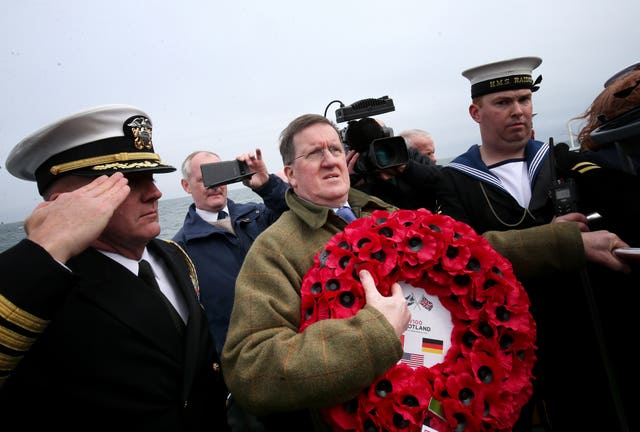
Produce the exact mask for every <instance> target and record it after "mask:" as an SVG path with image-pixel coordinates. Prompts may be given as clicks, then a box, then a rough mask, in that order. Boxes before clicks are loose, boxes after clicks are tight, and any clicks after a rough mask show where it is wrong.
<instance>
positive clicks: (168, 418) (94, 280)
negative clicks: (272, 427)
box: [0, 240, 228, 431]
mask: <svg viewBox="0 0 640 432" xmlns="http://www.w3.org/2000/svg"><path fill="white" fill-rule="evenodd" d="M148 249H149V251H150V252H151V253H152V254H153V255H154V256H155V257H157V259H160V260H162V261H163V262H164V263H165V265H166V267H167V269H168V270H169V272H170V274H171V275H172V277H173V278H174V280H175V282H176V285H177V287H178V289H179V290H180V291H181V293H182V295H183V296H184V298H185V301H186V304H187V306H188V310H189V319H188V323H187V325H186V327H185V328H184V330H183V331H182V332H180V331H179V328H178V327H176V326H175V322H174V321H173V320H172V318H171V316H170V315H169V314H168V313H167V309H166V305H165V303H164V302H163V300H162V298H161V297H160V296H161V294H159V292H158V291H154V290H152V289H150V288H149V287H148V286H146V285H145V284H144V282H143V281H142V280H141V279H139V278H138V277H137V276H136V275H134V274H133V273H132V272H130V271H129V270H127V269H126V268H124V267H123V266H122V265H120V264H119V263H117V262H116V261H114V260H112V259H111V258H109V257H107V256H105V255H103V254H101V253H100V252H98V251H96V250H94V249H87V250H86V251H84V252H83V253H82V254H80V255H78V256H76V257H74V258H72V259H71V260H69V262H68V263H67V267H68V268H69V269H70V270H71V272H70V271H68V270H67V269H65V268H64V267H63V266H61V265H60V264H59V263H56V262H55V261H54V260H53V259H52V258H51V256H50V255H48V254H47V253H46V251H45V250H44V249H42V248H40V246H38V245H37V244H35V243H33V242H31V241H29V240H23V241H22V242H20V243H19V244H17V245H16V246H14V247H13V248H12V249H9V250H8V251H6V252H5V253H3V254H2V257H0V268H1V269H2V274H3V275H5V282H4V283H3V287H2V291H1V292H0V294H1V295H0V305H1V306H0V312H4V311H3V310H2V307H4V308H5V311H6V308H11V309H12V313H10V314H4V313H3V314H2V317H4V318H6V321H3V320H0V323H2V324H4V327H5V329H4V331H2V328H1V327H0V333H2V334H3V335H5V336H6V335H7V334H9V333H8V332H16V333H15V335H16V338H15V339H14V340H15V341H16V342H20V341H26V342H25V343H24V344H23V346H22V347H20V346H19V345H17V344H16V345H13V348H14V349H18V350H20V349H24V348H28V343H29V342H28V341H29V338H28V337H27V336H31V337H37V339H36V340H35V343H33V345H32V346H31V348H30V349H29V350H28V351H27V352H26V353H24V358H22V359H21V360H20V361H19V363H17V366H15V365H14V366H15V369H14V370H13V372H12V373H11V374H10V375H9V377H8V378H6V379H5V381H4V385H3V386H2V387H1V388H0V412H1V415H0V418H2V419H3V423H4V424H19V425H20V426H21V427H23V428H25V430H28V429H32V428H35V427H37V426H39V425H40V426H41V425H42V424H46V426H47V427H50V428H55V427H56V426H58V427H59V428H60V429H64V430H80V429H82V430H86V429H89V430H108V429H111V430H120V429H123V428H124V429H130V430H132V429H136V430H153V431H199V430H205V429H207V430H226V428H227V426H226V416H225V405H224V404H225V398H226V395H227V393H228V392H227V390H226V387H225V385H224V382H223V381H222V377H221V373H220V368H219V365H218V366H215V364H217V362H218V359H217V355H216V353H215V349H214V347H213V343H212V340H211V336H210V334H209V331H208V327H207V320H206V317H205V315H204V313H203V311H202V308H201V306H200V305H199V303H198V299H197V295H196V291H195V286H196V285H197V280H196V278H195V271H194V270H193V268H192V265H191V264H190V261H189V260H188V259H187V258H186V255H185V254H184V252H183V251H182V250H181V249H180V248H179V247H178V246H177V245H175V244H173V243H169V242H165V241H161V240H152V241H151V242H150V243H149V245H148ZM39 332H41V333H39ZM38 333H39V334H38ZM12 334H13V333H12ZM7 340H8V339H7V338H5V337H3V339H2V343H0V349H1V348H4V349H7V348H9V345H11V344H10V343H9V344H7V343H5V342H6V341H7ZM4 353H5V354H6V353H13V354H16V352H14V351H4ZM0 358H2V351H0ZM9 358H10V357H9ZM216 370H217V372H216ZM87 419H90V420H91V423H90V424H89V425H88V424H87V423H86V421H87ZM33 430H35V429H33Z"/></svg>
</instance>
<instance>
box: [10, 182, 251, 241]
mask: <svg viewBox="0 0 640 432" xmlns="http://www.w3.org/2000/svg"><path fill="white" fill-rule="evenodd" d="M228 196H229V198H230V199H232V200H233V201H235V202H238V203H243V202H262V198H260V196H259V195H257V194H256V193H254V192H253V191H252V190H251V189H249V188H247V187H241V188H236V189H231V188H229V189H228ZM192 202H193V201H192V199H191V196H190V195H187V196H185V197H182V198H170V199H161V200H160V201H159V202H158V212H159V214H160V227H161V229H162V231H160V235H159V236H158V237H159V238H163V239H170V238H171V237H173V235H174V234H175V233H176V232H178V230H179V229H180V227H181V226H182V223H183V222H184V217H185V215H186V214H187V210H188V208H189V205H190V204H191V203H192ZM25 237H26V233H25V232H24V227H23V222H22V221H20V222H11V223H2V224H0V252H2V251H4V250H6V249H8V248H10V247H11V246H13V245H14V244H16V243H18V242H19V241H20V240H22V239H23V238H25Z"/></svg>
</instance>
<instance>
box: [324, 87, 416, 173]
mask: <svg viewBox="0 0 640 432" xmlns="http://www.w3.org/2000/svg"><path fill="white" fill-rule="evenodd" d="M390 111H395V107H394V105H393V100H392V99H390V98H389V97H388V96H382V97H380V98H378V99H362V100H359V101H357V102H354V103H352V104H351V105H348V106H344V105H342V103H341V107H340V108H338V109H337V110H336V123H342V122H345V121H348V124H347V126H346V127H345V128H343V129H341V130H340V139H341V140H342V143H343V144H344V146H345V149H346V150H347V151H348V150H355V151H356V152H358V153H359V154H360V157H359V158H358V161H357V162H356V165H355V167H354V171H355V172H356V173H357V174H367V173H370V172H372V171H375V170H383V169H387V168H393V167H396V166H399V165H404V164H406V163H407V162H408V161H409V153H408V151H407V144H406V142H405V140H404V138H403V137H401V136H397V137H396V136H393V129H391V128H389V127H386V126H383V125H381V124H380V123H378V122H377V121H376V120H375V119H372V118H370V117H369V116H372V115H376V114H383V113H387V112H390Z"/></svg>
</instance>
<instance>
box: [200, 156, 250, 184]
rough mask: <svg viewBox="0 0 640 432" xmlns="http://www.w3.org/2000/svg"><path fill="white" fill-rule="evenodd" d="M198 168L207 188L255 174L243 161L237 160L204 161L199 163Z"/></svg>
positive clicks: (237, 180) (234, 181)
mask: <svg viewBox="0 0 640 432" xmlns="http://www.w3.org/2000/svg"><path fill="white" fill-rule="evenodd" d="M200 170H201V171H202V182H203V183H204V187H206V188H207V189H209V188H213V187H216V186H222V185H226V184H230V183H236V182H239V181H242V180H243V179H245V178H247V177H251V176H252V175H254V174H255V172H250V171H249V167H248V166H247V164H246V163H245V162H241V161H239V160H232V161H221V162H211V163H205V164H202V165H200Z"/></svg>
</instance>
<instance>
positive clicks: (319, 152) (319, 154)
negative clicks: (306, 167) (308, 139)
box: [293, 144, 344, 162]
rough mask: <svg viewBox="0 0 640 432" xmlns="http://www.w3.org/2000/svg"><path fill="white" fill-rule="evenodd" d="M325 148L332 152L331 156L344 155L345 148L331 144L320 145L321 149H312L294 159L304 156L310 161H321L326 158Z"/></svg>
mask: <svg viewBox="0 0 640 432" xmlns="http://www.w3.org/2000/svg"><path fill="white" fill-rule="evenodd" d="M325 150H328V151H329V153H331V156H333V157H335V158H337V157H342V156H344V148H342V146H341V145H333V144H332V145H330V146H327V147H320V148H319V149H316V150H313V151H310V152H309V153H306V154H302V155H300V156H296V157H295V158H294V159H293V160H296V159H300V158H304V160H306V161H309V162H320V161H321V160H323V159H324V158H325Z"/></svg>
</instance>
